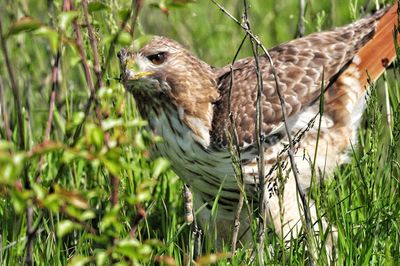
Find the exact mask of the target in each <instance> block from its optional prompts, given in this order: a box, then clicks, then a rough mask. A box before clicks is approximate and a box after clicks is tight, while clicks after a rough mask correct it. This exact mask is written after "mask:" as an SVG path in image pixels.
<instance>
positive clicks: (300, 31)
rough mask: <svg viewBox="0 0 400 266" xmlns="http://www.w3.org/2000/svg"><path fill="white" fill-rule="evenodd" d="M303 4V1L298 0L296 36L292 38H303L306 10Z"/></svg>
mask: <svg viewBox="0 0 400 266" xmlns="http://www.w3.org/2000/svg"><path fill="white" fill-rule="evenodd" d="M305 2H306V1H305V0H299V20H298V22H297V29H296V34H295V36H294V37H295V38H300V37H303V36H304V13H305V10H306V3H305Z"/></svg>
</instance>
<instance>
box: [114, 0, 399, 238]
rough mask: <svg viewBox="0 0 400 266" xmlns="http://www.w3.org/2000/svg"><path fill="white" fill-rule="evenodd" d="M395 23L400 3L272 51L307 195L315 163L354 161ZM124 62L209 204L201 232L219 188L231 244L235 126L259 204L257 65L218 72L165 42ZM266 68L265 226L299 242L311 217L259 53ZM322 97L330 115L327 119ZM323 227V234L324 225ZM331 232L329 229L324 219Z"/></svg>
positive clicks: (132, 87) (173, 155)
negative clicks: (283, 174) (230, 132)
mask: <svg viewBox="0 0 400 266" xmlns="http://www.w3.org/2000/svg"><path fill="white" fill-rule="evenodd" d="M397 22H398V15H397V3H396V4H394V5H393V6H392V7H389V8H386V9H383V10H380V11H378V12H376V13H375V14H373V15H370V16H368V17H366V18H363V19H360V20H358V21H356V22H354V23H352V24H349V25H347V26H344V27H341V28H337V29H334V30H330V31H325V32H319V33H314V34H311V35H308V36H306V37H303V38H299V39H295V40H292V41H289V42H287V43H283V44H280V45H278V46H276V47H274V48H272V49H270V50H269V53H270V55H271V57H272V60H273V62H274V64H275V68H276V75H277V79H278V83H279V89H280V90H281V92H282V93H283V95H284V98H285V101H286V106H285V108H286V114H287V120H286V123H287V125H288V127H289V130H290V134H292V137H293V138H294V139H295V141H296V146H295V148H296V154H295V162H296V164H297V168H298V172H299V173H298V175H299V179H300V180H299V185H300V189H302V190H307V189H308V188H309V187H310V183H311V170H310V169H311V163H310V160H309V158H314V156H315V158H316V166H315V167H317V168H319V169H322V171H324V172H325V173H329V172H332V170H333V169H335V167H337V166H338V165H340V164H342V163H344V162H346V160H348V159H349V155H348V151H349V148H350V146H351V143H355V142H356V141H357V136H356V131H357V127H358V126H359V124H360V119H361V116H362V113H363V109H364V107H365V104H366V100H365V98H366V92H367V90H368V87H369V82H370V81H375V80H377V79H378V78H379V76H380V75H381V74H382V73H383V72H384V70H385V68H386V67H387V66H388V65H389V64H390V63H391V62H392V61H393V60H394V58H395V56H396V52H395V46H394V40H393V29H394V27H395V26H396V27H397ZM118 57H119V59H120V64H121V72H122V73H121V77H122V82H123V84H124V86H125V88H126V89H127V90H128V91H129V92H130V93H132V94H133V96H134V98H135V100H136V103H137V107H138V109H139V112H140V114H141V115H142V116H143V117H144V118H145V119H147V120H148V121H149V127H150V129H151V130H152V131H153V132H154V133H155V134H158V135H160V136H162V137H163V141H162V142H159V143H157V144H156V145H155V147H154V151H155V152H156V153H157V154H158V155H161V156H164V157H166V158H168V159H169V160H170V161H171V163H172V168H173V170H174V171H175V172H176V174H177V175H178V176H180V177H181V178H182V179H183V180H184V181H185V182H186V183H187V184H189V185H190V186H191V188H192V190H193V195H194V203H195V207H199V206H202V205H204V204H205V205H206V207H205V208H203V210H202V211H201V212H200V214H199V215H198V217H197V218H198V219H199V221H200V224H205V223H206V222H207V221H209V219H210V216H211V207H212V203H213V201H214V199H215V197H216V195H217V194H218V193H219V190H221V191H220V194H219V198H218V205H219V207H218V213H217V217H216V221H217V222H216V230H217V233H218V236H219V238H220V239H225V240H226V239H227V238H229V237H230V236H231V234H232V226H233V222H234V215H235V211H236V206H237V202H238V198H239V188H238V184H237V180H236V178H235V171H234V167H233V165H232V159H231V155H230V151H229V138H228V137H227V134H226V133H227V129H229V128H231V127H232V126H234V127H235V129H236V132H237V136H238V144H239V146H240V156H241V157H240V158H241V164H242V170H243V175H244V184H245V191H246V194H247V197H248V199H250V200H253V201H254V202H257V200H258V197H257V192H256V191H257V186H258V180H259V178H258V169H257V154H258V150H257V145H256V144H255V143H256V136H257V135H256V132H255V125H256V122H255V121H256V94H257V76H256V70H255V69H256V63H255V59H254V58H253V57H249V58H244V59H241V60H238V61H236V62H235V63H234V64H233V65H232V69H231V67H230V65H228V66H226V67H223V68H220V69H215V68H213V67H211V66H210V65H208V64H207V63H205V62H203V61H201V60H200V59H198V58H197V57H195V56H194V55H193V54H192V53H191V52H190V51H188V50H187V49H185V48H184V47H183V46H182V45H180V44H179V43H177V42H175V41H173V40H170V39H168V38H166V37H159V36H155V37H153V38H152V39H151V40H150V41H149V42H148V43H147V44H146V45H144V46H143V47H142V48H140V49H139V50H135V49H134V48H132V47H131V48H126V49H122V50H121V51H120V52H119V54H118ZM258 60H259V64H260V69H261V70H260V71H261V74H262V80H263V95H262V110H263V123H262V126H261V130H262V132H261V133H262V142H263V146H262V150H263V152H264V162H263V165H264V168H265V173H267V174H268V176H266V180H267V182H268V183H267V188H268V189H267V193H268V195H267V197H266V205H267V209H268V210H267V213H268V221H267V222H268V224H270V225H271V227H272V228H274V230H275V231H276V233H277V234H278V235H281V236H283V237H292V236H294V237H296V234H298V233H299V232H300V227H301V223H300V222H299V220H300V219H301V217H302V215H303V214H302V211H301V209H299V205H298V201H297V191H296V183H295V179H294V176H293V173H291V172H290V165H288V163H287V161H288V158H287V153H286V152H284V150H285V147H286V146H287V141H288V139H287V135H286V132H285V130H284V124H283V115H282V109H281V105H280V101H279V98H278V96H277V88H276V87H275V80H274V75H273V73H272V69H271V65H270V63H269V61H268V60H267V57H266V56H265V55H259V56H258ZM231 81H233V83H232V84H231ZM322 86H323V88H322V89H321V87H322ZM230 90H231V94H230V93H229V91H230ZM321 93H323V97H321ZM321 99H323V101H324V104H323V107H324V110H323V115H322V117H319V116H320V115H321V113H322V112H320V106H322V105H320V100H321ZM229 109H230V110H229ZM230 112H231V113H232V117H233V121H234V123H233V125H231V119H230V117H229V113H230ZM313 119H317V120H316V121H319V119H321V123H317V122H316V123H310V122H311V121H312V120H313ZM318 136H319V140H317V139H318ZM317 141H318V149H316V145H317ZM278 164H280V165H281V166H282V167H283V168H285V167H286V166H287V167H286V171H288V172H289V174H288V175H287V178H286V179H285V180H281V179H279V178H277V173H276V171H274V169H276V168H277V165H278ZM282 182H283V183H284V184H282ZM280 185H284V190H283V191H281V190H277V187H279V186H280ZM279 193H281V194H279ZM280 199H281V202H280ZM309 205H310V215H311V219H312V221H316V220H317V215H316V210H315V206H314V205H313V204H309ZM248 221H249V219H248V213H247V212H242V214H241V224H242V226H241V233H242V237H241V239H242V240H245V239H247V238H249V232H248V230H247V229H248V226H249V222H248ZM246 225H247V226H246ZM315 227H316V228H314V229H315V230H316V231H318V230H319V229H318V224H316V226H315ZM323 227H325V228H324V229H327V228H328V224H327V222H326V221H323ZM246 230H247V233H246Z"/></svg>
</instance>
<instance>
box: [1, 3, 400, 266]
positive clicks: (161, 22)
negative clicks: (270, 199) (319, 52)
mask: <svg viewBox="0 0 400 266" xmlns="http://www.w3.org/2000/svg"><path fill="white" fill-rule="evenodd" d="M63 2H64V1H60V0H58V1H46V2H45V1H26V0H14V1H11V0H3V2H2V4H1V7H0V17H1V23H2V28H3V36H4V39H5V41H6V43H7V46H8V54H9V56H10V60H11V68H12V69H13V72H14V73H15V76H16V78H17V80H16V83H17V84H16V86H17V89H18V90H19V93H20V98H19V99H18V98H15V97H14V95H13V94H12V90H11V81H10V78H9V73H8V69H7V66H6V64H5V56H4V53H3V52H4V49H1V52H0V76H1V79H0V82H1V83H2V85H4V101H3V100H1V102H0V106H1V105H4V107H5V110H6V113H7V115H8V118H9V120H10V123H9V125H7V124H5V121H4V120H3V116H2V118H1V119H0V138H1V139H0V197H1V198H0V264H2V265H19V264H23V263H24V260H25V257H26V256H27V254H28V246H27V245H28V242H29V241H28V236H27V234H26V231H27V226H28V223H31V224H30V226H32V230H33V232H34V234H33V239H32V241H31V243H32V244H33V254H32V256H33V260H34V261H35V264H38V265H67V264H69V265H94V264H96V265H110V264H115V265H141V264H145V265H152V264H162V265H182V264H188V257H187V254H190V253H191V252H193V250H192V246H193V245H192V243H193V242H194V240H193V236H192V235H191V232H190V228H189V226H188V225H187V224H186V223H185V221H184V219H183V207H182V204H183V203H182V199H181V188H182V184H181V182H180V180H179V179H178V177H177V176H176V175H175V174H174V173H172V172H171V171H170V170H169V166H170V165H169V162H168V161H167V160H165V159H164V158H151V157H150V155H149V150H150V147H151V146H152V145H153V144H154V143H155V142H157V141H162V140H160V139H159V138H158V137H157V136H154V135H152V134H151V133H149V132H148V131H147V130H146V125H147V123H146V121H143V120H141V118H140V117H139V116H138V114H137V112H136V109H135V103H134V100H133V98H132V97H131V96H130V95H129V94H128V93H127V92H125V90H124V88H123V87H122V85H121V84H120V83H119V81H118V79H119V64H118V61H117V58H116V51H118V50H119V49H120V48H122V47H123V46H126V45H130V44H132V43H133V45H134V46H136V47H141V46H142V45H143V44H144V43H145V42H146V40H148V38H149V36H150V35H153V34H159V35H165V36H168V37H171V38H173V39H176V40H177V41H179V42H181V43H183V44H184V45H186V46H187V47H188V48H189V49H190V50H192V51H194V53H195V54H197V55H198V56H199V57H201V58H202V59H203V60H205V61H206V62H208V63H210V64H211V65H215V66H223V65H226V64H228V63H229V62H230V61H231V60H232V58H233V56H234V54H235V52H236V50H237V49H238V47H239V44H240V42H241V40H242V38H243V36H244V33H243V31H242V30H241V29H240V28H239V27H237V26H236V25H235V24H233V23H232V22H231V21H230V20H229V19H228V18H227V17H226V15H224V14H223V13H222V12H221V11H220V10H219V9H218V8H217V7H216V6H214V5H212V4H211V3H210V2H209V1H186V0H167V1H166V0H151V1H133V2H132V1H129V0H122V1H115V0H110V1H90V2H89V4H88V12H89V16H90V17H89V21H90V23H91V25H92V26H93V27H94V34H95V39H96V41H97V44H98V49H97V51H96V52H97V53H98V55H99V57H100V65H101V67H102V72H103V77H102V81H103V87H101V88H99V87H96V94H95V101H93V102H92V104H91V106H90V108H89V112H88V113H85V109H86V106H87V104H88V102H90V100H89V99H90V88H89V86H88V83H87V80H86V77H85V74H84V69H83V65H82V62H83V59H86V61H87V66H88V67H89V69H90V71H91V79H92V80H93V83H94V84H96V82H98V81H97V79H96V75H95V72H94V64H95V60H94V56H93V49H92V46H91V42H90V38H89V33H88V25H87V23H86V21H85V14H84V11H83V8H82V3H83V1H73V2H74V7H75V9H74V10H73V11H62V9H63ZM139 2H142V9H141V10H140V12H139V20H138V23H137V24H136V26H135V32H134V35H133V33H132V26H133V25H134V23H132V21H131V19H130V18H131V17H132V16H133V13H134V12H132V3H139ZM220 2H221V4H223V5H224V6H225V7H226V8H227V10H229V11H230V12H231V13H232V14H233V15H234V16H236V17H238V18H240V16H241V14H242V12H243V8H242V1H241V0H233V1H220ZM306 2H308V3H309V4H308V5H307V9H306V16H305V18H304V21H305V26H306V32H308V33H309V32H313V31H315V30H319V29H326V28H329V27H332V26H336V25H342V24H344V23H346V22H350V21H351V18H357V17H359V14H358V10H359V8H360V6H361V5H363V4H364V3H357V2H364V1H351V3H347V2H346V1H344V2H343V1H338V3H336V1H306ZM376 2H378V1H376ZM380 2H382V1H380ZM249 3H250V6H251V7H250V16H251V17H250V18H251V23H252V29H253V31H254V32H255V33H256V34H257V35H258V36H260V39H261V40H263V41H264V44H265V45H266V46H267V47H272V46H273V45H275V44H278V43H280V42H284V41H287V40H289V39H292V38H293V36H294V34H295V29H296V24H297V17H298V6H297V1H264V0H250V1H249ZM339 3H340V4H339ZM74 24H76V25H77V27H79V29H80V30H81V32H82V38H83V42H82V47H83V51H84V53H85V55H84V58H82V56H81V55H80V51H79V46H78V44H77V42H76V38H77V37H76V33H75V30H74V28H75V25H74ZM122 25H124V28H123V29H121V26H122ZM133 40H134V41H133ZM57 54H59V55H60V58H61V60H60V64H59V68H58V74H59V76H58V80H59V82H58V83H54V78H53V66H54V64H55V59H56V57H57ZM248 55H251V49H250V46H249V45H248V44H246V45H245V47H244V48H243V49H242V51H241V53H240V57H244V56H248ZM107 62H108V63H107ZM398 75H399V73H398V70H394V71H391V72H390V73H389V74H388V75H387V76H388V77H387V79H386V80H385V81H383V80H382V81H380V82H378V84H376V85H375V88H374V89H373V90H372V97H371V99H372V100H371V102H370V104H369V107H368V109H367V115H366V117H365V121H364V122H363V126H362V130H361V131H360V133H359V139H360V140H359V144H358V146H357V145H355V144H354V150H353V152H352V155H353V156H352V160H351V162H349V164H347V165H345V166H342V167H340V168H339V169H337V171H336V172H335V174H334V177H333V178H332V181H330V182H327V183H325V184H321V185H320V186H316V187H315V188H314V189H312V190H311V191H310V194H311V195H312V196H313V198H314V199H316V204H317V206H318V209H320V210H321V214H319V215H320V216H322V215H326V216H327V217H328V219H329V221H330V222H331V223H332V224H334V225H335V226H336V227H337V229H338V233H339V239H338V245H337V252H338V256H337V257H338V264H339V265H342V264H346V265H353V264H356V265H359V264H363V265H365V264H378V265H398V264H399V260H400V258H399V254H400V249H399V247H400V228H399V224H400V201H399V200H398V197H399V191H400V184H399V176H400V163H399V159H400V147H399V145H400V144H399V143H400V90H399V85H398V83H396V82H395V80H396V78H397V79H398ZM0 85H1V84H0ZM385 86H388V88H389V90H388V91H389V95H387V96H385V95H383V94H380V92H382V91H384V90H383V89H384V87H385ZM52 88H54V91H55V93H56V97H55V98H54V111H53V112H52V113H53V117H52V120H51V124H50V125H51V128H50V136H49V139H47V138H46V129H47V128H48V127H49V125H48V122H47V121H48V115H49V113H51V112H50V110H49V109H50V108H49V106H50V105H49V104H50V100H49V99H51V95H52V94H51V93H52ZM386 99H388V100H389V102H390V106H391V108H390V112H391V116H390V119H391V120H390V122H387V116H386V114H387V113H388V112H389V110H387V109H386V107H385V108H384V107H382V106H386V105H385V104H384V103H385V100H386ZM17 101H18V102H19V103H20V104H21V106H22V110H21V111H22V114H23V119H22V122H23V128H19V127H18V123H17V120H18V117H17V116H18V112H17V110H16V108H17V105H16V102H17ZM2 115H4V114H2ZM7 126H10V129H11V139H10V140H8V138H7V132H6V128H7ZM19 132H22V134H23V137H24V141H25V142H26V145H25V146H26V148H25V150H21V149H19V148H17V147H19V145H18V144H19V138H18V135H19ZM29 211H32V218H33V219H32V222H29V221H28V219H27V217H28V213H29ZM217 211H218V208H217V204H215V205H214V206H213V213H214V214H215V212H217ZM244 211H245V210H244ZM325 212H326V213H325ZM252 223H253V224H254V225H255V224H256V222H255V221H254V220H253V221H252ZM211 225H212V223H211V224H210V227H211ZM267 241H268V243H267V245H266V247H267V249H268V250H266V251H265V260H266V262H267V263H268V264H274V265H275V264H276V265H278V264H279V265H280V264H282V265H286V264H291V265H303V264H306V263H307V252H306V250H305V249H304V245H303V243H302V242H301V241H300V240H293V241H292V243H291V245H290V248H286V247H285V243H282V241H281V240H280V239H279V238H277V237H276V236H273V235H272V234H271V236H270V237H269V238H267ZM204 242H205V247H204V249H203V250H202V251H203V256H202V257H200V258H199V260H198V264H199V265H207V264H212V263H218V264H221V265H225V264H228V263H231V264H233V265H243V264H252V263H254V261H253V260H252V254H251V251H249V250H248V249H247V248H240V249H239V250H238V251H237V252H236V253H235V254H234V255H233V256H231V255H230V254H229V253H228V251H229V244H227V245H226V246H225V247H224V249H223V250H222V251H221V253H216V250H214V249H213V247H215V246H216V242H215V239H214V236H210V237H209V238H207V239H205V240H204ZM271 249H272V250H274V252H270V250H271ZM319 249H320V251H321V254H323V252H324V246H323V244H321V245H320V246H319ZM228 258H229V259H228ZM319 263H320V264H324V263H326V260H324V258H323V256H322V255H321V261H320V262H319Z"/></svg>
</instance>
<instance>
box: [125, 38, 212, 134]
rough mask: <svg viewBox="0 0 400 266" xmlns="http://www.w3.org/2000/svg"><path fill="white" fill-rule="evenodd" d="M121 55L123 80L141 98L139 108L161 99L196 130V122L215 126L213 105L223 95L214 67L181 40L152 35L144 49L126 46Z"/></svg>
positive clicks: (207, 126) (138, 102) (208, 126)
mask: <svg viewBox="0 0 400 266" xmlns="http://www.w3.org/2000/svg"><path fill="white" fill-rule="evenodd" d="M118 57H119V60H120V65H121V80H122V82H123V84H124V86H125V88H126V89H127V90H128V91H130V92H131V93H132V94H133V96H134V97H135V98H136V99H137V100H139V101H137V105H138V107H139V110H140V109H142V110H144V109H146V108H141V107H143V105H152V104H155V103H157V102H158V103H159V102H160V100H161V101H162V102H163V104H165V103H164V102H167V104H172V105H173V106H175V107H176V110H177V111H178V113H179V114H180V116H181V119H182V120H183V121H184V122H185V123H186V124H187V125H188V126H189V127H190V128H192V129H193V130H194V127H195V126H193V124H201V125H204V128H207V130H208V129H210V128H211V121H212V116H213V110H212V105H213V103H214V102H215V101H216V100H217V99H218V97H219V92H218V88H217V82H216V74H215V72H214V70H213V69H212V68H211V66H209V65H208V64H206V63H205V62H203V61H201V60H200V59H198V58H197V57H195V56H194V55H193V54H192V53H190V52H189V51H188V50H187V49H185V48H184V47H183V46H182V45H180V44H179V43H177V42H175V41H173V40H170V39H168V38H165V37H159V36H155V37H152V38H151V39H150V41H148V42H147V43H146V44H145V45H144V46H143V47H142V48H140V49H137V50H135V49H134V48H133V47H129V48H125V49H122V50H121V51H120V52H119V53H118ZM160 98H162V99H160ZM141 105H142V106H141ZM142 115H145V116H147V114H143V113H142ZM191 121H192V122H191ZM207 130H203V131H207Z"/></svg>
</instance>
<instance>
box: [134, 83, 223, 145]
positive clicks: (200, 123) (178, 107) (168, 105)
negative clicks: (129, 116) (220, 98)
mask: <svg viewBox="0 0 400 266" xmlns="http://www.w3.org/2000/svg"><path fill="white" fill-rule="evenodd" d="M211 95H214V96H215V95H216V94H215V93H212V92H211V91H209V96H211ZM134 96H135V99H136V102H137V106H138V108H139V112H140V114H141V115H142V116H143V117H144V118H145V119H147V120H148V121H149V124H150V127H151V128H152V130H153V131H155V133H156V134H159V135H161V136H162V135H163V134H162V132H161V131H160V129H159V128H158V126H156V125H155V123H158V122H157V121H158V119H159V117H161V116H162V115H167V116H169V117H171V118H172V117H175V118H177V121H180V123H171V127H172V128H174V127H175V126H176V127H181V126H184V127H187V128H188V129H189V130H188V132H190V134H191V135H192V137H193V139H194V140H195V141H197V142H198V143H200V144H201V145H202V146H204V147H208V146H209V145H210V130H211V127H212V119H213V100H212V99H214V97H208V98H209V100H207V101H205V100H204V99H200V100H198V101H196V98H191V99H190V100H189V99H186V97H184V96H183V95H165V94H163V93H160V94H158V95H153V96H152V97H151V98H152V99H149V98H148V97H150V96H149V95H143V94H141V95H134ZM176 96H180V97H176ZM171 121H172V120H171ZM177 131H180V130H177ZM162 137H163V136H162Z"/></svg>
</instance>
